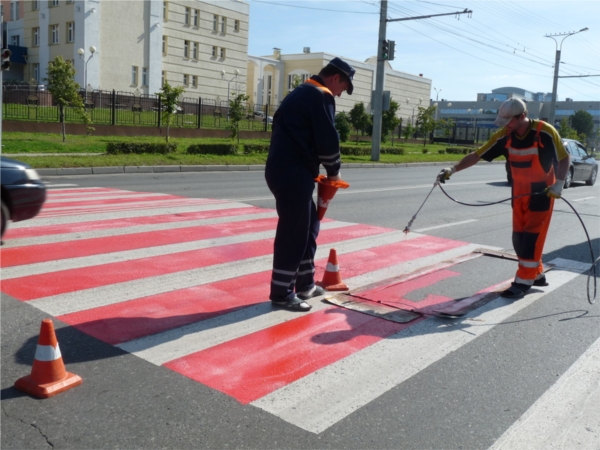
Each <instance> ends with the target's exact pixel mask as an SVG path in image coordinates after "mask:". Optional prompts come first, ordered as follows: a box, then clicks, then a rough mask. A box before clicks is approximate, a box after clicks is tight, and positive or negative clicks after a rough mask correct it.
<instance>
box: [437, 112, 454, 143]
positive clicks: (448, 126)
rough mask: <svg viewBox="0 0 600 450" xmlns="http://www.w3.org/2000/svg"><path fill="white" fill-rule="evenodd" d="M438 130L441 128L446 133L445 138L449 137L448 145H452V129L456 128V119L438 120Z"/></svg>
mask: <svg viewBox="0 0 600 450" xmlns="http://www.w3.org/2000/svg"><path fill="white" fill-rule="evenodd" d="M437 128H441V129H442V130H443V131H444V137H447V138H448V143H450V136H451V134H452V128H454V119H452V118H448V119H440V120H438V125H437Z"/></svg>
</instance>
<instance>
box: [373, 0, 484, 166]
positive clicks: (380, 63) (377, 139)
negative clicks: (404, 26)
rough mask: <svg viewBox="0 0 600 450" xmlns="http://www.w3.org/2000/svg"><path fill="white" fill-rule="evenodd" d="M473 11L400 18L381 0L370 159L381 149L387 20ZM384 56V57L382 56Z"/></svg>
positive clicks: (433, 15) (391, 57)
mask: <svg viewBox="0 0 600 450" xmlns="http://www.w3.org/2000/svg"><path fill="white" fill-rule="evenodd" d="M471 13H473V11H471V10H470V9H465V10H464V11H457V12H453V13H445V14H431V15H428V16H417V17H403V18H401V19H388V18H387V0H381V8H380V12H379V40H378V41H377V73H376V74H375V93H374V95H373V105H372V106H373V134H372V136H371V161H379V154H380V150H381V124H382V118H383V85H384V71H385V61H386V60H387V59H388V58H389V59H390V60H391V59H393V56H392V55H393V53H394V48H393V45H394V44H392V43H388V45H389V47H388V52H389V53H388V54H387V55H384V54H383V47H384V45H385V44H384V41H386V38H385V35H386V28H387V23H388V22H400V21H403V20H417V19H429V18H431V17H438V16H458V15H460V14H471ZM384 56H385V57H384Z"/></svg>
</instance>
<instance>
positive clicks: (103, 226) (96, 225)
mask: <svg viewBox="0 0 600 450" xmlns="http://www.w3.org/2000/svg"><path fill="white" fill-rule="evenodd" d="M269 211H270V210H268V209H264V208H258V207H256V206H252V207H247V208H231V209H217V210H210V211H197V212H187V213H177V214H161V215H156V216H147V217H130V218H125V219H107V220H96V221H92V222H73V223H66V224H61V225H45V226H38V227H36V226H33V227H27V228H16V229H15V228H9V229H8V230H7V231H6V235H5V236H6V237H7V239H20V238H29V237H38V236H50V235H54V234H66V233H82V232H85V231H96V230H107V229H113V228H128V227H134V226H138V225H155V224H160V223H176V222H185V221H188V220H201V219H213V218H218V217H231V216H241V215H252V214H261V213H264V212H269ZM0 251H1V250H0Z"/></svg>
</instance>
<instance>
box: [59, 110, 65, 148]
mask: <svg viewBox="0 0 600 450" xmlns="http://www.w3.org/2000/svg"><path fill="white" fill-rule="evenodd" d="M58 109H59V111H60V127H61V130H62V138H63V142H65V140H66V139H67V137H66V130H65V107H64V106H59V107H58Z"/></svg>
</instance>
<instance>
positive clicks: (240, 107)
mask: <svg viewBox="0 0 600 450" xmlns="http://www.w3.org/2000/svg"><path fill="white" fill-rule="evenodd" d="M249 98H250V97H248V96H247V95H245V94H238V95H237V96H236V97H235V98H234V99H233V100H230V101H229V124H228V125H227V128H229V129H230V130H231V136H230V137H231V139H235V138H237V143H238V144H239V143H240V122H241V120H242V119H243V118H244V110H245V108H244V103H245V102H247V101H248V99H249Z"/></svg>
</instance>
